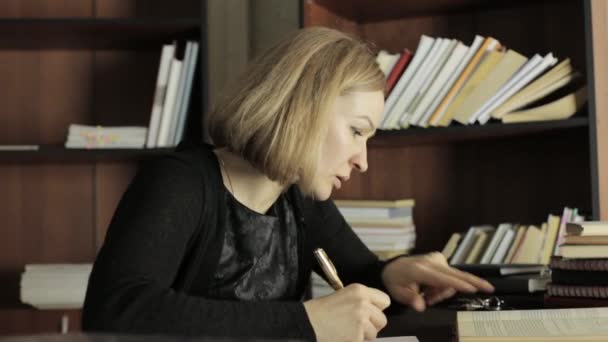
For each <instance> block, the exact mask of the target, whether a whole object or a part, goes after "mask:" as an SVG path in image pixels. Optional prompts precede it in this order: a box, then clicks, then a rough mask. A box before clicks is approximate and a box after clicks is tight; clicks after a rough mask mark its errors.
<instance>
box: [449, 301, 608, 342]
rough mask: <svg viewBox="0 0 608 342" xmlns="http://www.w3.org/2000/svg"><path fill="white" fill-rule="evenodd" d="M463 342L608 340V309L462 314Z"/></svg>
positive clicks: (459, 338)
mask: <svg viewBox="0 0 608 342" xmlns="http://www.w3.org/2000/svg"><path fill="white" fill-rule="evenodd" d="M458 340H459V341H460V342H477V341H488V342H492V341H495V342H497V341H500V342H520V341H535V342H550V341H560V342H564V341H572V342H574V341H576V342H579V341H608V308H586V309H556V310H555V309H554V310H551V309H549V310H513V311H462V312H458Z"/></svg>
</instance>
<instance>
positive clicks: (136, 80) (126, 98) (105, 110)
mask: <svg viewBox="0 0 608 342" xmlns="http://www.w3.org/2000/svg"><path fill="white" fill-rule="evenodd" d="M159 59H160V47H159V49H158V50H157V51H98V52H95V63H94V78H95V89H94V90H93V91H94V103H93V108H92V109H93V117H92V118H93V120H92V122H90V123H94V124H97V125H106V126H112V125H123V126H128V125H137V126H147V125H148V123H149V120H150V112H151V110H152V99H153V97H154V87H155V84H156V73H157V70H158V63H159Z"/></svg>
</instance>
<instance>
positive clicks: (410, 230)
mask: <svg viewBox="0 0 608 342" xmlns="http://www.w3.org/2000/svg"><path fill="white" fill-rule="evenodd" d="M352 229H353V231H354V232H355V233H356V234H357V235H386V236H399V235H416V229H415V227H414V226H413V225H409V226H404V227H402V228H380V227H374V228H369V227H352Z"/></svg>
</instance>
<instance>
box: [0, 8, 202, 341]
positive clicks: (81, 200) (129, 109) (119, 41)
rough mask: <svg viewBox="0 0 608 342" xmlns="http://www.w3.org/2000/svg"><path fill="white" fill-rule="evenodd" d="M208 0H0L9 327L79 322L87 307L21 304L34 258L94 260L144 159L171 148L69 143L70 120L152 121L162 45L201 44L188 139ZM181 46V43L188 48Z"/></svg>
mask: <svg viewBox="0 0 608 342" xmlns="http://www.w3.org/2000/svg"><path fill="white" fill-rule="evenodd" d="M204 4H205V2H201V1H199V0H184V1H179V2H177V3H176V2H172V3H170V2H167V1H162V0H150V1H138V0H103V1H101V0H78V1H42V2H41V1H21V0H7V1H3V2H2V5H0V82H1V83H2V84H3V89H4V90H3V91H2V93H1V94H0V104H1V106H0V145H38V146H39V150H37V151H0V189H2V196H0V217H2V238H1V239H0V322H1V323H0V335H5V334H35V333H54V332H59V330H58V329H59V327H60V321H61V317H62V316H63V315H64V314H67V315H68V317H70V329H72V330H78V329H80V322H79V320H80V310H67V311H66V310H37V309H34V308H31V307H29V306H26V305H23V304H20V303H19V277H20V273H21V272H22V271H23V268H24V265H25V264H28V263H82V262H92V261H93V260H94V258H95V255H96V253H97V250H98V248H99V247H100V246H101V243H102V242H103V239H104V237H105V231H106V229H107V226H108V224H109V221H110V219H111V217H112V215H113V213H114V210H115V208H116V205H117V204H118V201H119V200H120V197H121V196H122V194H123V193H124V191H125V189H126V187H127V185H128V184H129V182H130V181H131V179H132V177H133V175H134V174H135V172H136V167H137V164H138V162H139V161H141V160H142V159H146V158H150V157H155V156H158V155H161V154H164V153H167V152H169V151H171V149H116V150H113V149H101V150H86V149H66V148H64V147H63V146H64V143H65V141H66V139H67V133H68V127H69V125H70V124H72V123H78V124H85V125H102V126H147V125H148V123H149V119H150V112H151V106H152V99H153V96H154V89H155V83H156V76H157V72H158V63H159V60H160V53H161V47H162V44H165V43H169V42H172V41H174V40H177V41H185V40H186V39H197V40H199V41H200V43H201V50H200V54H199V55H200V56H201V58H200V59H199V63H198V66H197V68H198V69H197V73H196V76H195V79H194V88H193V93H192V98H191V103H190V109H189V116H188V121H187V129H186V137H187V138H190V139H200V131H201V127H200V123H201V116H202V114H201V113H202V110H203V108H205V107H206V95H205V94H204V92H203V89H205V88H206V85H205V83H206V67H204V66H205V65H206V64H205V59H206V56H207V51H206V46H207V45H206V35H205V32H206V28H205V26H206V19H205V18H206V15H205V8H204ZM180 53H181V52H180Z"/></svg>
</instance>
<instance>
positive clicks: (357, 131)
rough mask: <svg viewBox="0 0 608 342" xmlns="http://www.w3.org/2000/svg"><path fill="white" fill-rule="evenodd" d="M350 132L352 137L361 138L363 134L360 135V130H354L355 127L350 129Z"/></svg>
mask: <svg viewBox="0 0 608 342" xmlns="http://www.w3.org/2000/svg"><path fill="white" fill-rule="evenodd" d="M351 129H352V131H353V135H354V136H357V135H358V136H362V135H363V134H362V133H361V131H360V130H358V129H356V128H355V127H351Z"/></svg>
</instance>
